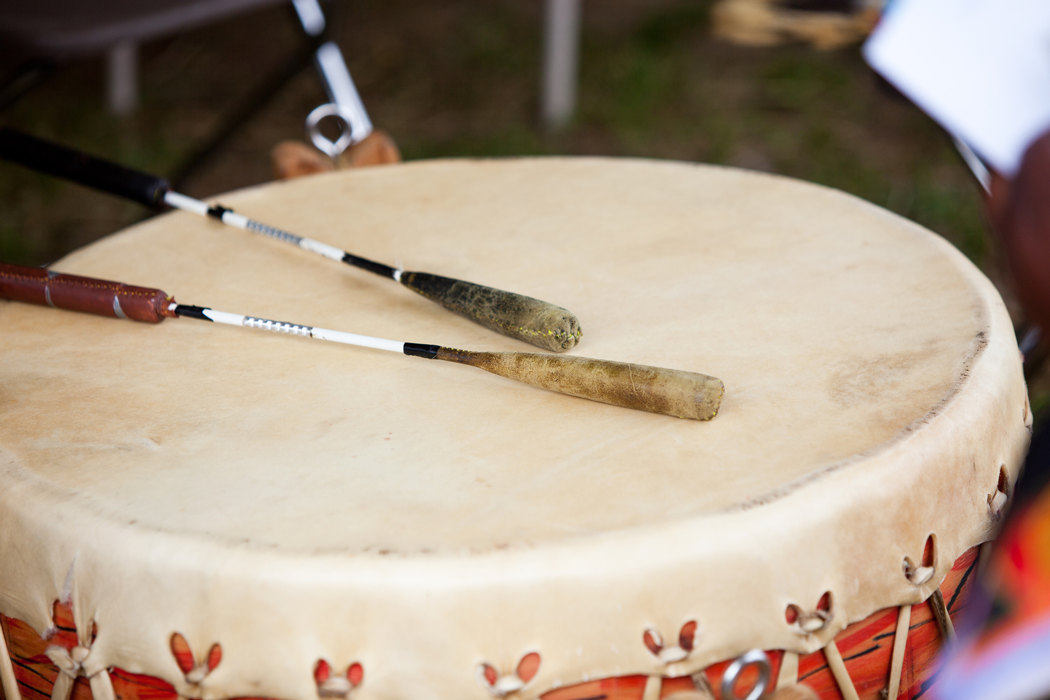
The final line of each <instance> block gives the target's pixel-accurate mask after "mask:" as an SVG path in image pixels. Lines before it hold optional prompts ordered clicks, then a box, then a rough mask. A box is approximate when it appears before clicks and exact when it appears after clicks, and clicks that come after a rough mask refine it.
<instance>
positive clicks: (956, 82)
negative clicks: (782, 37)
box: [864, 0, 1050, 177]
mask: <svg viewBox="0 0 1050 700" xmlns="http://www.w3.org/2000/svg"><path fill="white" fill-rule="evenodd" d="M864 55H865V58H867V60H868V62H869V63H870V64H871V66H872V67H873V68H874V69H875V70H877V71H878V72H879V73H881V74H882V75H883V76H885V77H886V79H887V80H889V81H890V82H891V83H893V84H894V85H895V86H896V87H897V88H898V89H899V90H900V91H901V92H903V93H904V94H905V95H907V96H908V97H909V98H910V99H911V100H912V101H913V102H915V103H916V104H917V105H919V107H921V108H922V109H923V110H925V111H926V112H927V113H928V114H929V115H930V116H931V117H933V118H934V119H935V120H937V121H938V122H940V124H941V125H942V126H944V128H945V129H947V130H948V131H949V132H951V133H952V134H954V135H955V136H956V137H958V138H960V139H961V140H963V141H964V142H966V143H967V144H969V145H970V147H971V148H973V150H974V151H976V152H977V153H978V154H979V155H980V156H981V157H982V158H983V159H984V160H985V161H987V162H988V163H989V164H990V165H991V166H992V167H993V168H995V169H996V170H998V171H999V172H1000V173H1002V174H1003V175H1005V176H1007V177H1010V176H1012V175H1013V174H1015V173H1016V172H1017V169H1018V168H1019V167H1020V164H1021V159H1022V156H1023V155H1024V152H1025V149H1026V148H1027V147H1028V145H1029V144H1031V143H1032V141H1033V140H1035V138H1036V137H1038V136H1039V135H1040V134H1042V133H1043V132H1044V131H1046V130H1047V129H1050V0H896V2H893V3H891V4H890V7H889V9H888V10H887V12H886V14H885V16H884V17H883V19H882V21H881V22H880V24H879V26H878V28H877V29H876V31H875V32H874V34H873V35H872V37H871V39H869V40H868V42H867V44H866V45H865V46H864Z"/></svg>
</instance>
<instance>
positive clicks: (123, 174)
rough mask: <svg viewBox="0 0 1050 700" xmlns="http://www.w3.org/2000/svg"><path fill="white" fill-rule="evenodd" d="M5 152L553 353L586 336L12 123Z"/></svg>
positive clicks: (533, 303)
mask: <svg viewBox="0 0 1050 700" xmlns="http://www.w3.org/2000/svg"><path fill="white" fill-rule="evenodd" d="M0 158H3V159H5V160H9V161H11V162H13V163H18V164H19V165H23V166H25V167H27V168H32V169H33V170H38V171H40V172H42V173H47V174H48V175H54V176H57V177H62V178H65V179H67V180H72V181H73V182H77V183H79V184H81V185H85V186H87V187H92V188H95V189H98V190H102V191H104V192H109V193H110V194H115V195H117V196H120V197H125V198H127V199H131V200H134V201H136V202H139V203H140V204H145V205H146V206H148V207H151V208H153V209H157V210H161V211H163V210H165V209H167V208H168V207H171V208H174V209H181V210H182V211H187V212H191V213H193V214H198V215H200V216H207V217H211V218H214V219H217V220H218V221H221V222H222V223H224V224H226V225H228V226H232V227H234V228H239V229H244V230H245V231H251V232H253V233H258V234H261V235H264V236H269V237H270V238H275V239H277V240H279V241H283V242H285V243H290V244H292V245H294V246H298V247H299V248H302V249H303V250H307V251H310V252H311V253H316V254H318V255H321V256H323V257H326V258H329V259H331V260H337V261H341V262H344V263H346V264H347V265H351V266H353V267H358V268H361V269H362V270H368V271H369V272H372V273H374V274H377V275H379V276H380V277H386V278H388V279H392V280H394V281H395V282H399V283H401V285H403V286H405V287H408V288H409V289H411V290H412V291H413V292H416V293H417V294H419V295H421V296H423V297H426V298H427V299H430V300H431V301H433V302H436V303H438V304H440V305H441V306H443V307H445V308H446V309H448V310H449V311H451V312H453V313H455V314H458V315H460V316H462V317H464V318H466V319H469V320H471V321H474V322H475V323H479V324H481V325H482V326H485V327H486V328H488V329H490V330H494V331H496V332H497V333H502V334H503V335H506V336H509V337H511V338H516V339H517V340H524V341H525V342H527V343H531V344H533V345H536V346H538V347H541V348H545V349H547V350H551V351H553V352H564V351H566V350H571V349H572V348H573V347H575V345H576V343H578V342H579V340H580V336H581V335H582V331H581V329H580V322H579V321H578V320H577V319H576V316H574V315H573V314H572V312H570V311H568V310H566V309H563V308H561V307H560V306H555V305H553V304H549V303H547V302H545V301H541V300H539V299H534V298H532V297H527V296H524V295H522V294H515V293H513V292H505V291H502V290H500V289H494V288H493V287H485V286H482V285H480V284H474V283H473V282H464V281H463V280H457V279H452V278H450V277H441V276H440V275H433V274H430V273H428V272H409V271H406V270H399V269H397V268H394V267H390V266H389V265H384V264H383V263H378V262H375V261H373V260H369V259H367V258H362V257H360V256H357V255H353V254H351V253H348V252H347V251H345V250H340V249H339V248H336V247H334V246H330V245H328V244H326V243H322V242H320V241H316V240H314V239H312V238H306V237H304V236H297V235H295V234H293V233H289V232H287V231H282V230H281V229H279V228H274V227H273V226H269V225H267V224H264V223H261V222H259V221H255V220H253V219H249V218H248V217H246V216H243V215H241V214H237V213H235V212H234V211H233V210H232V209H227V208H226V207H223V206H220V205H214V206H211V205H208V204H206V203H204V202H202V201H200V200H199V199H194V198H193V197H188V196H186V195H184V194H179V193H178V192H174V191H173V190H172V189H171V185H170V184H169V183H168V181H167V180H165V179H164V178H162V177H157V176H156V175H150V174H148V173H143V172H139V171H136V170H132V169H130V168H125V167H124V166H122V165H117V164H116V163H111V162H109V161H105V160H102V159H100V158H95V157H93V156H89V155H87V154H85V153H80V152H78V151H75V150H73V149H70V148H66V147H64V146H58V145H56V144H53V143H49V142H47V141H44V140H42V139H38V138H36V137H34V136H29V135H28V134H24V133H22V132H19V131H16V130H14V129H11V128H6V127H5V128H0Z"/></svg>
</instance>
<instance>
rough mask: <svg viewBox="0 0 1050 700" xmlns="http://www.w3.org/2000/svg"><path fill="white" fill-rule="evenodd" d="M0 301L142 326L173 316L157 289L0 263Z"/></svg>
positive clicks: (165, 300)
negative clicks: (19, 302) (106, 318)
mask: <svg viewBox="0 0 1050 700" xmlns="http://www.w3.org/2000/svg"><path fill="white" fill-rule="evenodd" d="M0 299H10V300H11V301H21V302H26V303H29V304H39V305H41V306H50V307H52V308H55V309H66V310H68V311H80V312H82V313H88V314H95V315H97V316H109V317H110V318H124V319H128V320H131V321H142V322H143V323H160V322H161V321H163V320H164V319H165V318H166V317H169V316H170V317H174V316H175V314H174V313H173V312H171V311H170V310H169V309H168V305H169V304H170V303H171V297H170V296H168V295H167V294H166V293H164V292H162V291H161V290H159V289H149V288H147V287H133V286H131V285H127V284H122V283H120V282H109V281H107V280H100V279H94V278H91V277H78V276H76V275H63V274H60V273H57V272H51V271H50V270H45V269H43V268H39V267H25V266H23V265H10V264H7V263H0Z"/></svg>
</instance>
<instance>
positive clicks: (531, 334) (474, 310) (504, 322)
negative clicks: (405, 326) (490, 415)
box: [400, 272, 583, 352]
mask: <svg viewBox="0 0 1050 700" xmlns="http://www.w3.org/2000/svg"><path fill="white" fill-rule="evenodd" d="M400 281H401V284H403V285H405V286H406V287H408V288H409V289H411V290H412V291H414V292H416V293H417V294H420V295H422V296H424V297H426V298H427V299H430V300H431V301H434V302H437V303H438V304H441V305H442V306H444V307H445V308H446V309H448V310H449V311H451V312H453V313H455V314H458V315H460V316H463V317H464V318H467V319H470V320H471V321H474V322H475V323H478V324H480V325H482V326H485V327H486V328H489V329H491V330H494V331H496V332H497V333H502V334H503V335H505V336H508V337H511V338H515V339H517V340H523V341H525V342H526V343H531V344H532V345H535V346H537V347H540V348H544V349H545V350H550V351H552V352H565V351H566V350H571V349H573V348H574V347H576V344H577V343H578V342H580V338H581V337H582V335H583V330H582V329H581V328H580V322H579V320H577V318H576V316H575V315H574V314H573V313H572V312H571V311H569V310H567V309H563V308H562V307H560V306H555V305H554V304H550V303H548V302H545V301H541V300H539V299H534V298H532V297H527V296H525V295H523V294H515V293H514V292H505V291H503V290H501V289H495V288H493V287H485V286H482V285H480V284H474V283H473V282H464V281H463V280H457V279H452V278H449V277H441V276H440V275H432V274H430V273H428V272H403V273H401V277H400Z"/></svg>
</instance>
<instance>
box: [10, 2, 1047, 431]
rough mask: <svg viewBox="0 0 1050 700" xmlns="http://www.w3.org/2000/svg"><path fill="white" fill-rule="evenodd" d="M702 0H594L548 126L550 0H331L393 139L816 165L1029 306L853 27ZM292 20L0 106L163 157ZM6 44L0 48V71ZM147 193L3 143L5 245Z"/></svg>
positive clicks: (236, 167)
mask: <svg viewBox="0 0 1050 700" xmlns="http://www.w3.org/2000/svg"><path fill="white" fill-rule="evenodd" d="M714 4H715V3H714V0H585V1H584V2H583V4H582V8H583V10H582V18H581V23H580V24H581V26H580V34H579V36H580V42H581V43H580V54H579V73H578V93H577V103H576V109H575V112H574V115H573V117H572V119H571V120H570V121H569V122H568V123H567V124H565V125H564V126H562V127H561V128H556V129H555V128H550V127H546V126H544V125H543V123H542V120H541V118H540V113H541V100H540V93H541V78H542V73H543V27H544V4H543V2H541V1H540V0H440V1H438V2H435V1H434V0H383V1H379V0H340V2H339V7H338V10H339V11H338V12H337V13H335V14H334V15H331V16H330V19H332V17H334V18H335V23H334V26H332V27H331V29H332V32H333V38H334V39H335V40H336V41H338V43H339V45H340V47H341V49H342V51H343V54H344V56H345V57H346V62H347V64H348V65H349V68H350V72H351V74H352V76H353V78H354V81H355V83H356V85H357V88H358V91H359V92H360V94H361V97H362V98H363V100H364V104H365V106H366V108H367V110H368V112H369V115H370V116H371V119H372V122H373V123H374V124H375V126H376V128H378V129H382V130H384V131H386V132H387V133H389V134H390V135H391V136H392V137H393V139H394V140H395V141H396V143H397V145H398V147H399V148H400V150H401V154H402V157H403V158H404V159H405V160H415V159H420V158H445V157H505V156H534V155H603V156H626V157H640V158H667V159H676V160H685V161H695V162H704V163H715V164H723V165H730V166H737V167H742V168H749V169H754V170H763V171H768V172H772V173H779V174H782V175H787V176H791V177H795V178H800V179H803V180H808V181H810V182H815V183H819V184H822V185H827V186H829V187H834V188H837V189H840V190H844V191H846V192H849V193H852V194H854V195H856V196H858V197H862V198H864V199H866V200H868V201H870V202H872V203H874V204H877V205H879V206H882V207H885V208H887V209H890V210H892V211H894V212H896V213H898V214H900V215H902V216H905V217H907V218H909V219H912V220H914V221H916V222H918V223H920V224H922V225H923V226H926V227H928V228H930V229H931V230H933V231H935V232H937V233H939V234H941V235H942V236H944V237H945V238H947V239H948V240H949V241H951V242H952V243H953V244H955V245H956V246H957V247H958V248H959V249H960V250H961V251H962V252H963V253H965V254H966V255H967V256H968V257H969V258H970V259H971V260H973V261H974V263H976V264H977V265H978V266H979V267H981V268H982V269H983V270H984V271H985V272H986V273H987V274H988V275H989V277H991V278H992V280H993V282H995V283H996V285H997V286H998V287H999V288H1000V290H1001V292H1002V293H1003V296H1004V298H1005V299H1006V300H1007V304H1008V306H1009V307H1010V309H1011V313H1013V314H1014V316H1015V319H1016V320H1017V321H1018V323H1021V322H1023V319H1021V318H1020V315H1019V310H1018V309H1017V307H1016V304H1015V303H1014V302H1013V298H1012V294H1011V290H1010V287H1009V282H1008V279H1007V277H1006V275H1005V274H1004V273H1003V272H1002V270H1001V262H1000V259H999V256H998V254H997V250H996V246H995V243H994V240H993V239H992V238H991V237H990V236H989V235H988V233H987V228H986V222H985V219H984V216H983V213H982V208H981V197H980V189H979V187H978V185H977V183H976V181H975V180H974V178H973V176H972V175H971V174H970V172H969V170H968V169H967V167H966V166H965V165H964V163H963V162H962V160H961V158H960V157H959V155H958V154H957V153H956V151H955V149H954V147H953V146H952V143H951V141H950V139H949V138H948V137H947V136H946V135H945V134H944V133H943V132H942V131H941V130H940V129H939V128H938V127H937V126H935V125H934V124H933V123H932V122H931V121H930V120H929V119H928V118H927V117H926V116H924V115H923V114H922V113H921V112H919V111H918V110H917V109H916V108H914V107H913V106H911V105H910V104H909V103H908V102H906V101H905V100H903V99H902V98H900V97H899V96H898V95H896V94H895V93H894V91H893V90H892V89H891V88H889V87H888V86H886V85H885V84H880V81H879V80H878V79H877V78H876V76H875V75H874V73H873V72H872V71H871V70H870V69H869V68H868V67H867V66H866V64H865V63H864V61H863V60H862V58H861V56H860V52H859V44H858V42H856V41H854V42H852V43H851V44H850V45H848V46H845V47H841V48H836V49H833V50H827V49H817V48H814V46H813V45H812V44H811V43H810V42H806V41H793V42H792V41H789V42H786V43H781V44H780V45H775V46H764V47H756V46H744V45H740V44H738V43H734V42H731V41H728V40H726V39H725V38H723V37H721V36H718V33H717V32H715V31H713V18H712V17H713V14H714V13H713V7H714ZM811 4H812V3H811ZM816 4H817V5H819V3H816ZM839 4H843V3H839ZM302 39H303V32H302V29H301V27H300V25H299V23H298V20H297V19H296V17H295V14H294V12H293V10H292V7H291V4H290V3H285V4H281V5H273V6H270V7H266V8H263V9H258V10H252V11H247V12H244V13H241V14H237V15H235V16H232V17H229V18H227V19H224V20H221V21H217V22H214V23H211V24H208V25H206V26H201V27H198V28H195V29H192V30H190V31H186V32H183V33H179V34H176V35H174V36H169V37H166V38H163V39H157V40H153V41H149V42H146V43H143V44H141V45H140V46H139V54H138V62H137V66H138V77H137V84H138V104H137V107H136V108H135V109H133V110H132V111H130V112H129V113H127V114H126V115H124V116H115V115H114V114H112V113H111V110H109V109H107V105H106V61H105V58H104V57H103V56H102V55H97V56H92V57H86V58H82V59H79V60H75V61H71V62H68V63H65V64H63V65H62V66H61V67H60V68H59V69H58V70H56V71H55V72H53V73H52V74H51V75H50V76H49V77H48V78H47V79H46V80H44V81H42V82H41V83H40V84H39V85H37V86H36V87H34V88H33V89H32V90H29V91H28V92H26V93H25V94H24V95H22V96H21V97H19V98H18V99H17V100H15V101H14V102H13V104H10V105H8V106H7V107H6V109H4V110H3V111H2V112H0V124H4V125H9V126H14V127H17V128H20V129H22V130H25V131H28V132H30V133H32V134H35V135H38V136H41V137H44V138H48V139H52V140H55V141H57V142H59V143H63V144H66V145H70V146H73V147H75V148H79V149H82V150H85V151H88V152H90V153H93V154H96V155H100V156H103V157H106V158H109V159H113V160H116V161H117V162H120V163H123V164H126V165H129V166H132V167H137V168H141V169H143V170H146V171H149V172H154V173H158V174H161V175H169V176H170V175H171V174H172V171H173V169H175V168H176V167H177V165H178V164H179V163H180V162H182V161H183V160H184V159H185V158H186V157H187V156H188V155H189V154H190V153H191V152H192V151H193V150H194V149H195V148H196V147H197V146H198V145H199V144H200V142H201V141H202V140H203V139H205V138H206V137H207V135H208V134H209V133H211V132H212V131H213V130H214V129H215V128H216V125H217V124H219V123H220V122H221V121H222V119H223V116H224V113H225V112H227V111H228V110H229V109H230V108H231V107H233V106H234V105H235V103H236V102H237V100H238V99H239V97H241V96H243V95H244V93H246V92H248V91H249V90H250V89H251V86H252V85H253V84H255V83H257V82H258V81H259V80H260V79H261V78H263V77H264V76H265V74H266V73H267V72H268V71H270V70H271V69H273V68H275V67H277V66H279V65H280V64H281V62H282V61H283V60H285V59H286V58H287V56H288V55H290V54H292V53H294V52H295V51H296V47H298V46H300V45H301V43H302ZM18 65H19V63H18V62H17V59H15V58H11V57H3V56H0V77H3V76H4V75H10V74H12V73H13V72H14V71H15V70H16V68H17V67H18ZM327 101H328V99H327V97H326V95H325V92H324V89H323V87H322V84H321V82H320V80H319V79H318V75H317V73H316V71H314V70H313V69H311V68H307V69H306V70H303V71H301V72H300V73H299V74H298V75H297V76H296V77H295V78H293V79H292V80H291V81H290V82H289V83H288V84H287V85H286V86H285V87H284V88H283V89H282V90H280V91H279V92H277V93H276V95H275V96H274V97H273V99H272V100H270V101H269V102H267V103H266V104H265V105H263V106H262V107H261V108H259V109H257V110H255V111H254V112H253V113H252V116H251V117H250V118H249V119H248V121H247V122H246V123H245V124H244V125H243V126H242V127H240V128H239V129H237V130H236V132H235V133H234V134H233V136H232V137H231V138H230V139H228V140H227V141H226V142H225V143H224V144H223V145H222V146H221V147H220V148H219V149H218V150H217V151H215V152H214V153H213V154H212V156H211V157H210V158H208V159H207V160H206V161H204V162H203V163H202V164H201V165H200V167H198V168H197V169H195V170H194V171H193V172H192V173H191V174H190V176H189V177H187V178H186V179H185V181H184V182H183V183H182V184H181V186H180V189H181V191H183V192H185V193H186V194H189V195H192V196H196V197H208V196H211V195H215V194H218V193H221V192H225V191H229V190H232V189H237V188H241V187H246V186H250V185H255V184H259V183H263V182H267V181H270V180H272V179H273V178H274V174H273V166H272V164H271V159H270V152H271V150H272V149H273V148H274V146H275V145H276V144H278V143H279V142H281V141H284V140H288V139H300V140H305V137H304V136H303V120H304V118H305V117H306V115H307V114H308V113H309V112H310V111H311V110H312V109H313V108H314V107H316V106H317V105H319V104H322V103H324V102H327ZM147 214H148V212H146V211H145V210H144V209H143V208H142V207H140V206H139V205H136V204H132V203H127V202H124V201H122V200H119V199H117V198H115V197H110V196H108V195H103V194H99V193H96V192H93V191H88V190H86V189H83V188H81V187H79V186H76V185H70V184H66V183H63V182H59V181H57V180H55V179H52V178H48V177H44V176H39V175H36V174H33V173H31V172H29V171H27V170H25V169H22V168H19V167H15V166H11V165H7V164H3V163H0V260H3V261H6V262H14V263H22V264H33V265H43V264H47V263H50V262H53V261H55V260H58V259H59V258H61V257H62V256H63V255H64V254H66V253H68V252H69V251H71V250H74V249H76V248H78V247H80V246H83V245H85V244H87V243H90V242H91V241H93V240H95V239H97V238H99V237H101V236H104V235H107V234H109V233H112V232H114V231H118V230H120V229H122V228H124V227H126V226H128V225H130V224H132V223H134V222H136V221H138V220H140V219H141V218H143V217H144V216H146V215H147ZM304 233H305V232H304ZM307 235H309V234H307ZM1046 375H1047V373H1046V372H1042V373H1040V374H1039V375H1038V376H1033V377H1030V389H1031V391H1032V405H1033V410H1034V411H1035V412H1036V415H1037V416H1043V415H1045V414H1046V413H1047V411H1046V410H1045V409H1046V408H1048V407H1050V379H1048V377H1047V376H1046Z"/></svg>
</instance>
